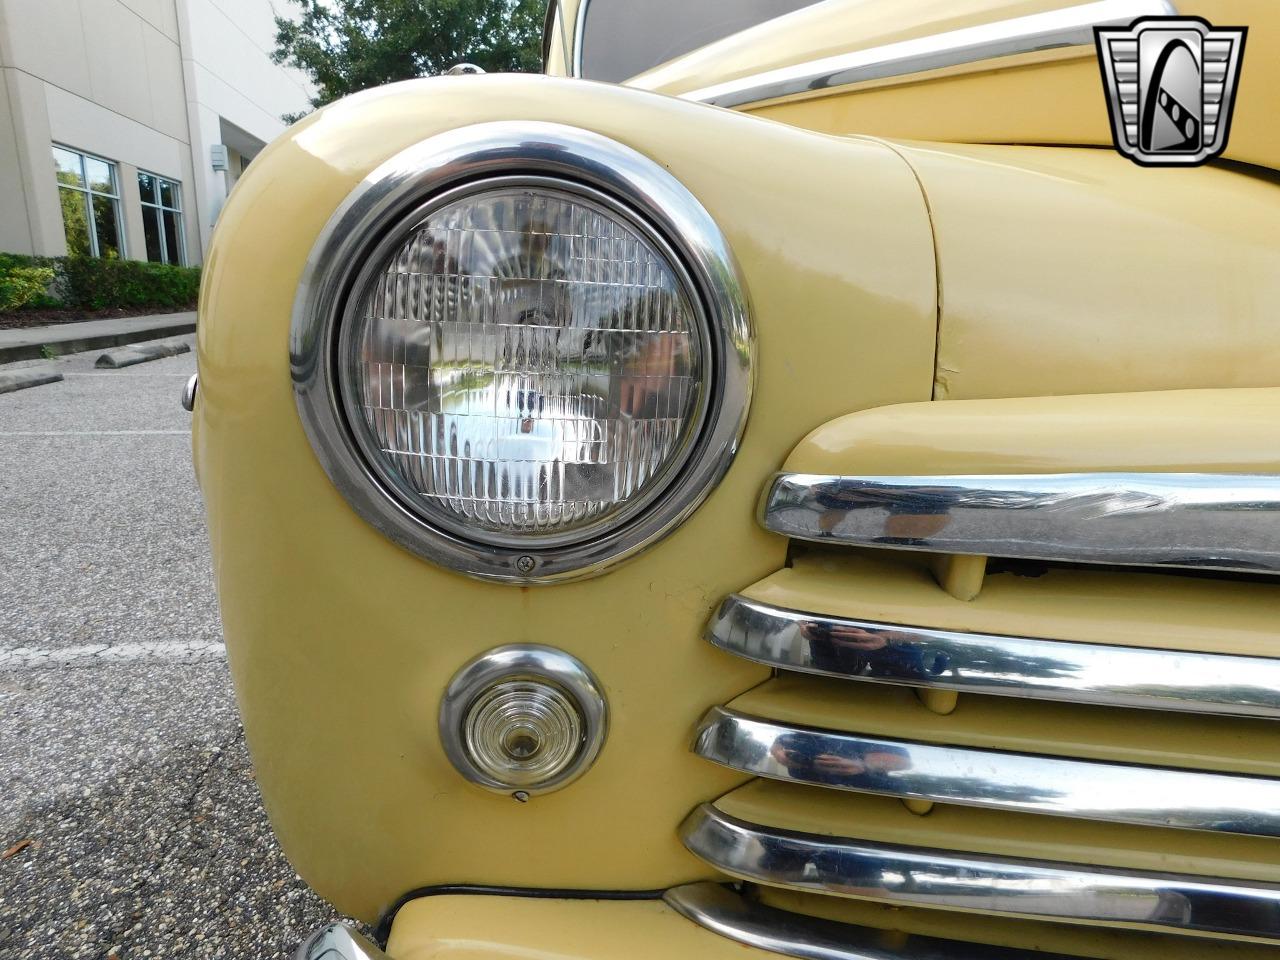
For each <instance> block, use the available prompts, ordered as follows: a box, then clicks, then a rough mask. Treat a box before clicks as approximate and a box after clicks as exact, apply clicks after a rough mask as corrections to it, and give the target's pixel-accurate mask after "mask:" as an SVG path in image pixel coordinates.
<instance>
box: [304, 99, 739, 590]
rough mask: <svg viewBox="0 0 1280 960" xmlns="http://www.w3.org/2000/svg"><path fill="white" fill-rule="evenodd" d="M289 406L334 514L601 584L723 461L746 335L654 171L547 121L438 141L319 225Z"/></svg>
mask: <svg viewBox="0 0 1280 960" xmlns="http://www.w3.org/2000/svg"><path fill="white" fill-rule="evenodd" d="M291 350H292V358H291V359H292V363H293V376H294V387H295V390H296V393H297V397H298V408H299V411H300V412H301V414H302V419H303V423H304V425H305V427H306V429H307V433H308V436H309V437H310V439H311V441H312V445H313V446H314V447H315V449H316V452H317V454H318V455H319V457H320V460H321V462H322V463H323V465H324V467H325V469H326V471H327V472H328V473H329V476H330V477H331V478H332V479H333V481H334V483H335V484H336V485H337V487H338V488H339V490H340V491H341V492H342V493H343V495H344V496H345V497H346V498H347V500H348V501H349V502H350V503H351V504H352V506H353V507H354V508H355V509H356V510H357V512H359V513H360V514H361V515H362V516H363V517H365V519H367V520H369V521H370V522H371V523H373V524H374V525H375V526H377V527H378V528H379V529H380V530H382V531H383V532H384V533H386V534H388V535H389V536H391V537H393V538H394V539H395V540H397V541H398V542H400V543H401V544H403V545H404V546H406V547H408V548H410V549H411V550H414V551H416V552H417V553H419V554H421V555H423V556H425V557H427V558H429V559H432V560H434V561H436V562H439V563H442V564H444V565H446V566H449V567H452V568H454V569H457V570H461V571H462V572H464V573H468V574H472V575H475V576H480V577H485V578H490V579H503V580H519V581H536V580H555V579H566V578H571V577H579V576H585V575H589V574H592V573H596V572H599V571H600V570H602V569H603V568H604V567H605V566H606V565H608V564H609V563H612V562H614V561H617V560H619V559H621V558H623V557H626V556H629V555H631V554H633V553H635V552H637V551H638V550H640V549H643V548H644V547H645V546H647V545H648V544H650V543H652V542H654V541H655V540H657V539H658V538H659V537H661V536H663V535H664V534H666V533H668V532H670V530H672V529H673V528H674V527H675V525H676V524H678V523H679V522H680V521H681V520H683V519H684V518H685V517H687V516H688V515H689V514H690V513H691V512H692V511H693V510H694V509H696V507H697V506H698V504H699V503H701V502H702V500H703V499H705V498H706V496H707V494H708V493H709V492H710V490H711V488H712V487H713V486H714V484H715V483H716V481H717V480H719V478H720V477H721V476H722V475H723V474H724V472H725V470H727V469H728V466H729V463H730V461H731V460H732V457H733V454H734V453H735V452H736V449H737V443H738V440H739V437H740V435H741V432H742V429H743V427H744V425H745V422H746V413H747V407H748V402H749V398H750V391H751V357H752V351H753V341H752V336H751V330H750V325H749V321H748V317H747V311H746V304H745V297H744V294H743V289H742V285H741V283H740V280H739V278H738V274H737V270H736V266H735V265H734V262H733V258H732V256H731V255H730V253H729V249H728V245H727V243H726V242H725V240H724V237H723V236H722V235H721V233H720V231H719V230H718V228H717V227H716V225H715V223H714V222H713V221H712V219H711V217H710V216H709V215H708V214H707V212H706V211H705V210H704V209H703V208H702V207H701V206H700V205H699V204H698V202H697V201H696V200H695V199H694V198H693V196H692V195H690V194H689V192H688V191H687V190H686V189H685V188H684V187H683V186H682V185H681V184H680V183H679V182H677V181H676V180H675V179H674V178H673V177H672V176H671V175H670V174H669V173H667V171H666V170H664V169H663V168H662V167H661V166H659V165H658V164H656V163H654V162H653V161H651V160H649V159H648V158H646V157H644V156H642V155H641V154H639V153H636V152H635V151H634V150H631V149H630V148H628V147H625V146H623V145H621V144H619V143H616V142H614V141H612V140H607V139H605V138H603V137H601V136H599V135H597V134H593V133H588V132H586V131H583V130H575V129H573V128H569V127H563V126H559V125H555V124H546V123H520V124H515V123H488V124H479V125H476V126H474V127H465V128H462V129H460V130H455V131H452V132H450V133H447V134H442V135H440V136H437V137H433V138H431V139H430V140H426V141H424V142H423V143H420V144H418V145H417V146H416V147H413V148H410V149H409V150H407V151H405V152H403V153H401V154H399V155H398V156H396V157H395V158H393V159H392V160H390V161H388V162H387V163H386V164H384V165H383V166H382V167H380V168H379V169H378V170H376V171H374V172H373V173H372V174H371V175H370V176H369V177H367V178H366V179H365V180H364V181H363V183H362V184H361V186H360V187H359V189H357V190H356V192H355V193H353V194H352V195H351V197H350V198H348V200H347V202H346V203H345V204H344V205H343V207H341V208H340V209H339V210H338V212H337V213H335V214H334V216H333V217H332V218H331V219H330V221H329V223H328V225H327V226H326V227H325V230H324V232H323V233H322V234H321V237H320V239H319V240H318V241H317V244H316V247H315V249H314V250H313V251H312V255H311V259H310V261H309V262H308V265H307V269H306V271H305V273H304V276H303V282H302V284H301V286H300V288H299V294H298V299H297V301H296V302H295V305H294V321H293V330H292V341H291Z"/></svg>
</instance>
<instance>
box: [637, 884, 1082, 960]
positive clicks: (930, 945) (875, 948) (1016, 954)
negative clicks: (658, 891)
mask: <svg viewBox="0 0 1280 960" xmlns="http://www.w3.org/2000/svg"><path fill="white" fill-rule="evenodd" d="M662 899H663V900H665V901H666V903H667V906H669V907H671V909H673V910H675V911H676V913H678V914H680V915H681V916H683V917H685V918H687V919H689V920H692V921H693V922H694V923H696V924H697V925H698V926H700V927H703V928H705V929H707V930H710V931H711V932H712V933H718V934H720V936H722V937H726V938H728V939H730V940H734V941H736V942H738V943H741V944H745V945H746V946H748V947H755V948H756V949H757V950H766V951H768V952H769V953H778V954H782V955H783V956H788V957H800V958H802V960H1028V954H1027V952H1026V951H1025V950H1021V949H1013V948H1010V947H992V946H987V945H986V944H981V943H962V942H960V941H956V940H939V939H936V938H934V937H922V936H918V935H916V934H894V935H887V934H888V933H889V932H888V931H885V930H881V929H878V928H876V927H864V926H859V925H857V924H852V923H841V922H839V921H836V920H827V919H825V918H823V917H810V916H806V915H805V914H803V913H792V912H791V911H789V910H779V909H778V908H777V907H771V906H768V905H767V904H763V903H758V902H756V901H754V900H748V899H747V898H746V897H744V896H742V895H741V894H738V893H735V892H734V891H732V890H730V889H728V888H727V887H724V886H722V885H720V884H718V883H690V884H686V885H684V886H682V887H672V888H671V889H670V890H668V891H667V892H666V894H664V895H663V898H662ZM1035 957H1036V960H1071V958H1068V957H1066V956H1064V955H1063V954H1059V953H1036V954H1035Z"/></svg>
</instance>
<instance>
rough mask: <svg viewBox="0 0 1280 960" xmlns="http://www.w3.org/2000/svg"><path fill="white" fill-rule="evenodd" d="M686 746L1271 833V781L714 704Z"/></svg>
mask: <svg viewBox="0 0 1280 960" xmlns="http://www.w3.org/2000/svg"><path fill="white" fill-rule="evenodd" d="M694 752H695V753H697V754H698V755H699V756H701V757H704V758H706V759H708V760H711V761H714V762H715V763H719V764H722V765H724V766H727V767H731V768H732V769H735V770H741V771H743V772H744V773H751V774H754V775H756V776H762V777H769V778H772V779H775V780H784V781H794V782H797V783H804V784H811V785H815V786H821V787H828V788H832V789H838V790H850V791H855V792H865V793H875V794H881V795H885V796H895V797H904V798H918V799H925V800H935V801H943V802H948V803H961V804H969V805H973V806H983V807H993V808H999V809H1008V810H1018V811H1022V812H1026V813H1039V814H1050V815H1054V816H1060V817H1076V818H1080V819H1086V820H1104V821H1111V822H1116V823H1131V824H1138V825H1145V826H1159V827H1175V828H1180V829H1186V830H1208V831H1215V832H1221V833H1233V834H1242V835H1247V836H1260V837H1280V780H1273V779H1268V778H1262V777H1241V776H1231V775H1226V774H1219V773H1209V772H1204V771H1196V770H1175V769H1167V768H1160V767H1143V766H1134V765H1126V764H1118V763H1099V762H1094V761H1083V760H1073V759H1065V758H1062V757H1051V756H1043V755H1040V756H1037V755H1030V754H1023V753H1010V752H1003V751H996V750H977V749H972V748H965V747H957V746H951V745H938V744H929V743H919V742H913V741H909V740H901V739H895V738H889V737H875V736H866V735H860V734H856V733H842V732H836V731H831V730H819V729H813V728H806V727H800V726H797V725H794V724H786V723H781V722H778V721H774V720H768V719H765V718H761V717H753V716H748V715H745V714H742V713H740V712H738V711H735V710H732V709H727V708H724V707H715V708H713V709H712V710H711V711H710V712H709V713H708V714H707V716H706V717H705V718H704V720H703V721H702V723H701V725H700V726H699V729H698V733H697V736H696V738H695V741H694Z"/></svg>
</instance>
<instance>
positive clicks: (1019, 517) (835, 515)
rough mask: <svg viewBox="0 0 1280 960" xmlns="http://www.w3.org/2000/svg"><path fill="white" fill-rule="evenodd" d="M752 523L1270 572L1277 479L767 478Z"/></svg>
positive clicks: (1017, 551) (978, 550) (1016, 552)
mask: <svg viewBox="0 0 1280 960" xmlns="http://www.w3.org/2000/svg"><path fill="white" fill-rule="evenodd" d="M761 514H762V516H761V522H762V523H763V524H764V526H765V527H767V528H768V529H769V530H772V531H774V532H775V533H781V534H784V535H785V536H788V537H795V538H798V539H801V540H814V541H818V542H830V543H841V544H850V545H856V546H865V547H895V548H899V549H906V550H930V551H936V552H940V553H961V554H982V555H984V556H993V557H1018V558H1025V559H1033V560H1063V561H1077V562H1081V563H1113V564H1131V565H1142V566H1171V567H1192V568H1205V569H1212V570H1235V571H1246V572H1268V573H1277V572H1280V476H1273V475H1264V474H1204V473H1058V474H1022V475H1010V476H936V477H919V476H902V477H897V476H886V477H869V476H848V477H844V476H826V475H819V474H802V473H781V474H778V475H777V476H776V477H775V478H774V480H773V483H772V485H771V486H770V488H769V490H768V492H767V493H766V495H765V499H764V501H763V504H762V507H761Z"/></svg>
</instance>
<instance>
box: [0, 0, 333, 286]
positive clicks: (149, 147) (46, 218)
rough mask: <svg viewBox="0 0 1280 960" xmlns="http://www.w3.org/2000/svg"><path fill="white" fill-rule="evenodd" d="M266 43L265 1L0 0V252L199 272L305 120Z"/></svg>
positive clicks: (268, 8)
mask: <svg viewBox="0 0 1280 960" xmlns="http://www.w3.org/2000/svg"><path fill="white" fill-rule="evenodd" d="M274 6H276V7H277V8H279V9H285V8H286V4H285V3H283V2H282V0H277V2H276V3H275V5H274ZM274 38H275V23H274V20H273V4H272V2H271V0H0V252H4V253H26V254H39V255H44V256H61V255H63V254H66V253H68V252H79V253H85V254H89V255H99V256H122V257H129V258H133V259H138V260H156V261H161V262H176V263H186V264H196V263H199V262H201V260H202V259H203V255H204V250H205V247H206V246H207V244H208V241H209V234H210V231H211V230H212V229H213V223H214V221H215V220H216V219H217V216H218V211H219V210H221V209H222V204H223V201H224V200H225V199H226V196H227V193H228V191H229V190H230V189H231V187H232V185H233V184H234V183H235V181H236V179H237V178H238V177H239V176H240V173H241V172H242V171H243V169H244V167H245V165H246V164H247V163H248V162H249V161H250V160H252V159H253V157H254V156H255V155H256V154H257V153H258V151H260V150H261V149H262V148H263V146H264V145H265V144H266V143H267V142H268V141H269V140H271V139H272V138H273V137H275V136H276V135H277V134H279V133H280V132H281V131H282V130H283V129H284V126H285V125H284V123H283V121H282V120H281V116H282V115H284V114H288V113H298V112H302V111H305V110H307V109H308V100H307V98H308V95H309V93H310V87H309V85H308V83H307V81H306V79H305V77H303V76H302V75H301V74H300V73H298V72H297V71H296V70H292V69H289V68H286V67H280V66H276V65H275V64H273V63H272V62H271V57H270V54H271V51H272V49H273V48H274V46H275V43H274Z"/></svg>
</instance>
